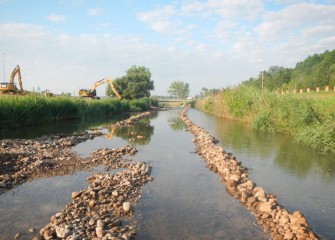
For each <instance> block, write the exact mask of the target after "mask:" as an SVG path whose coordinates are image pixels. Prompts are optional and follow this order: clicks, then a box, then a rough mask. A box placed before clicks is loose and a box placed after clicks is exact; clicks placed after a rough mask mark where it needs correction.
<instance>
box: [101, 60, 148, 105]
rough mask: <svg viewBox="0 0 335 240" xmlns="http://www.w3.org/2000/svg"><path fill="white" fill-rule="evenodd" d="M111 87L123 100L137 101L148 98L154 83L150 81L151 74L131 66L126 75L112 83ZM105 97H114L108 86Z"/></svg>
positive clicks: (144, 69) (140, 67)
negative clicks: (112, 86) (113, 87)
mask: <svg viewBox="0 0 335 240" xmlns="http://www.w3.org/2000/svg"><path fill="white" fill-rule="evenodd" d="M113 85H114V86H115V89H116V90H117V92H118V93H119V94H120V95H121V97H122V98H123V99H137V98H143V97H150V91H151V90H154V82H153V80H151V72H150V70H149V69H148V68H146V67H143V66H136V65H134V66H132V67H131V68H129V69H128V70H127V71H126V75H125V76H122V77H120V78H117V79H115V80H114V81H113ZM106 95H107V96H114V93H113V91H112V89H111V87H110V86H109V85H108V87H107V90H106Z"/></svg>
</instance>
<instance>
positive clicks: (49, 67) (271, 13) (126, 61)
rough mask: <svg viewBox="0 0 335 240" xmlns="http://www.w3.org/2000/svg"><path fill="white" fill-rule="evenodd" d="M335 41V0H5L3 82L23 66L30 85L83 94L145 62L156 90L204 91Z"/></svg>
mask: <svg viewBox="0 0 335 240" xmlns="http://www.w3.org/2000/svg"><path fill="white" fill-rule="evenodd" d="M334 48H335V0H323V1H322V0H318V1H317V0H310V1H300V0H263V1H262V0H207V1H205V0H203V1H202V0H199V1H190V0H179V1H177V0H174V1H165V0H145V1H144V0H143V1H140V0H123V1H122V0H30V1H28V0H0V53H1V54H2V55H1V61H0V62H1V65H2V66H1V67H0V80H1V82H2V81H3V78H5V80H6V81H8V79H9V75H10V73H11V72H12V70H13V69H14V68H15V66H16V65H19V66H20V68H21V74H22V78H23V86H24V88H25V89H27V90H33V89H35V91H36V90H37V89H38V88H39V89H40V90H44V89H50V90H51V91H52V92H54V93H59V92H61V91H62V92H70V93H71V94H72V95H73V94H75V95H77V93H78V90H79V89H80V88H89V87H91V85H92V84H93V83H94V82H95V81H98V80H101V79H103V78H105V77H107V76H110V77H112V78H117V77H121V76H123V75H125V71H126V70H127V69H128V68H130V67H131V66H132V65H137V66H145V67H147V68H149V69H150V71H151V73H152V79H153V80H154V83H155V91H153V92H152V95H168V93H167V89H168V87H169V86H170V84H171V82H173V81H176V80H178V81H183V82H186V83H189V85H190V89H191V95H192V96H194V95H196V94H198V93H199V92H200V91H201V88H202V87H206V88H209V89H211V88H221V87H228V86H233V85H237V84H239V83H241V82H242V81H244V80H247V79H248V78H249V77H255V76H257V75H258V73H259V72H260V71H261V70H262V69H264V70H267V69H268V68H269V67H270V66H274V65H278V66H284V67H294V66H295V64H296V63H297V62H299V61H302V60H304V59H305V58H306V57H307V56H308V55H312V54H314V53H322V52H324V51H325V50H333V49H334ZM3 60H4V61H3ZM3 66H4V69H5V71H4V69H3ZM4 73H5V75H4ZM97 90H98V95H103V94H104V91H105V86H101V87H99V88H98V89H97Z"/></svg>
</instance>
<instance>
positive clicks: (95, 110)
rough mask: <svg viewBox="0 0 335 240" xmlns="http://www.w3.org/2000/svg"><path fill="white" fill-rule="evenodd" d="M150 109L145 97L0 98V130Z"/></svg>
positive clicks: (31, 96)
mask: <svg viewBox="0 0 335 240" xmlns="http://www.w3.org/2000/svg"><path fill="white" fill-rule="evenodd" d="M149 108H150V100H149V99H148V98H144V99H138V100H122V101H119V100H115V99H102V100H85V99H79V98H72V97H42V96H33V95H30V96H1V97H0V124H1V128H17V127H20V126H32V125H40V124H46V123H51V122H55V121H58V120H62V119H63V120H64V119H74V118H77V119H80V118H82V119H87V118H99V117H102V116H106V115H110V114H116V113H121V112H128V111H143V110H147V109H149Z"/></svg>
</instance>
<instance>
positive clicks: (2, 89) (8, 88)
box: [0, 82, 17, 94]
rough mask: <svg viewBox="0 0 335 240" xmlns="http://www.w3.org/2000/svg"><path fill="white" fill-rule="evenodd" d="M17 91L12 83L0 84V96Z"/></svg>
mask: <svg viewBox="0 0 335 240" xmlns="http://www.w3.org/2000/svg"><path fill="white" fill-rule="evenodd" d="M16 91H17V87H16V86H15V84H14V83H9V82H2V83H0V94H13V93H14V92H16Z"/></svg>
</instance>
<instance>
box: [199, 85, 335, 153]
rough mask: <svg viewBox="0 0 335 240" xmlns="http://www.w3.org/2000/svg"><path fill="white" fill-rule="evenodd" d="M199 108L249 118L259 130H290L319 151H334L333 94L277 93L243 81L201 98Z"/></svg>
mask: <svg viewBox="0 0 335 240" xmlns="http://www.w3.org/2000/svg"><path fill="white" fill-rule="evenodd" d="M196 108H198V109H200V110H203V111H205V112H208V113H211V114H214V115H217V116H220V117H226V118H230V119H236V120H240V121H244V122H247V123H248V124H250V125H251V126H252V127H253V128H254V129H256V130H261V131H266V132H271V133H283V134H289V135H292V136H293V138H294V140H295V141H297V142H301V143H304V144H306V145H308V146H310V147H312V148H314V149H316V150H318V151H321V152H327V151H330V152H333V153H335V121H334V120H335V97H334V96H333V95H331V94H330V95H324V96H323V97H318V98H315V97H310V96H309V95H308V94H285V95H278V94H274V93H269V92H264V93H261V92H260V91H259V90H257V89H255V88H252V87H247V86H243V85H242V86H239V87H237V88H233V89H228V90H223V91H221V92H219V93H217V94H215V95H212V96H209V97H206V98H204V99H201V100H198V101H197V103H196Z"/></svg>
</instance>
